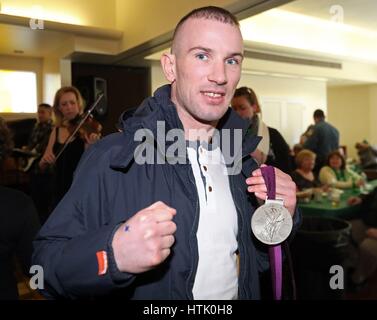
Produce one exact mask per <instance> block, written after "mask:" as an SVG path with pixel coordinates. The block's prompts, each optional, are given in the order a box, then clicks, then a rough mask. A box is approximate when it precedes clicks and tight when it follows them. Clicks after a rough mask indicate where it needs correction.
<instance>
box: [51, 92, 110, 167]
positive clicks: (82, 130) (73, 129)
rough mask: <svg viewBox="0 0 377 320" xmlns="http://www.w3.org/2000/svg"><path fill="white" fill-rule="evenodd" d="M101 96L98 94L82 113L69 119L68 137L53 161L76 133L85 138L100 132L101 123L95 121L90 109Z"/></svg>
mask: <svg viewBox="0 0 377 320" xmlns="http://www.w3.org/2000/svg"><path fill="white" fill-rule="evenodd" d="M102 98H103V94H100V95H99V96H98V97H97V99H96V101H95V102H94V103H93V105H92V106H91V107H90V108H89V109H88V110H87V111H86V112H85V113H83V114H82V115H78V116H77V117H76V118H74V119H73V120H70V121H69V122H68V124H67V125H66V126H67V128H68V131H69V137H68V138H67V140H66V141H65V142H64V145H63V147H62V148H61V149H60V151H59V153H58V154H57V155H56V157H55V161H56V160H57V159H58V158H59V157H60V156H61V155H62V153H63V152H64V150H65V149H66V148H67V146H68V144H69V143H70V142H71V141H72V140H73V139H74V138H75V136H76V134H79V136H80V137H81V139H83V140H86V139H85V137H88V136H89V135H90V134H91V133H96V134H100V133H101V130H102V126H101V124H100V123H99V122H98V121H96V120H95V119H94V118H93V116H92V114H91V113H92V111H93V110H94V109H95V108H96V106H97V105H98V103H99V102H100V100H101V99H102Z"/></svg>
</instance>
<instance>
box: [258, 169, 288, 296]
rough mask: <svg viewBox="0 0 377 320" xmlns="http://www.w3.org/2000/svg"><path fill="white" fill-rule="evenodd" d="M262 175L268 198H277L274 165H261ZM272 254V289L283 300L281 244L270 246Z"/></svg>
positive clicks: (270, 254)
mask: <svg viewBox="0 0 377 320" xmlns="http://www.w3.org/2000/svg"><path fill="white" fill-rule="evenodd" d="M260 169H261V171H262V176H263V179H264V182H265V183H266V186H267V199H271V200H275V197H276V179H275V169H274V167H271V166H267V167H261V168H260ZM268 253H269V256H270V266H271V277H272V289H273V294H274V299H275V300H281V291H282V273H283V272H282V254H281V245H280V244H279V245H274V246H270V247H269V248H268Z"/></svg>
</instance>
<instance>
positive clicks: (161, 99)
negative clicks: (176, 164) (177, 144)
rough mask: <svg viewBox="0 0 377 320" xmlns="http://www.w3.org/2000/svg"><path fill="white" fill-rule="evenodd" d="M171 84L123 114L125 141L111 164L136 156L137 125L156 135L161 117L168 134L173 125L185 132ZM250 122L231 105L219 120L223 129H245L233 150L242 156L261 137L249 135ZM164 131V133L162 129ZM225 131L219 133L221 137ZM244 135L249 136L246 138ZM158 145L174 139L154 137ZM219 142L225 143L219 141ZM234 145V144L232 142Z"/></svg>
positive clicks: (159, 147) (124, 163) (124, 164)
mask: <svg viewBox="0 0 377 320" xmlns="http://www.w3.org/2000/svg"><path fill="white" fill-rule="evenodd" d="M170 90H171V87H170V85H164V86H162V87H160V88H158V89H157V90H156V91H155V92H154V94H153V96H152V97H149V98H147V99H145V100H144V101H143V102H142V103H141V105H140V106H139V107H138V108H137V109H136V110H135V112H134V113H133V114H132V115H131V114H125V113H124V114H122V116H121V117H122V119H121V123H122V128H123V135H124V140H125V145H124V147H123V148H122V150H121V151H120V152H119V153H117V154H116V155H114V157H113V158H112V159H111V162H110V166H111V167H112V168H114V169H122V168H126V167H127V166H128V165H129V164H130V163H131V162H132V160H133V157H134V151H135V149H136V148H137V146H138V145H140V144H141V143H142V142H141V141H135V139H134V137H135V132H136V131H137V130H138V129H147V130H150V131H148V132H149V133H151V134H152V135H153V137H152V138H153V139H154V137H157V134H158V132H157V131H158V122H159V121H162V122H163V123H164V126H165V134H166V133H167V132H168V131H169V130H171V129H181V130H182V132H183V124H182V122H181V121H180V119H179V117H178V113H177V110H176V107H175V105H174V103H173V102H172V101H171V99H170ZM248 126H249V122H248V121H246V120H243V119H242V118H241V117H239V116H238V114H237V113H236V112H235V111H234V110H233V109H232V108H229V109H228V110H227V112H226V113H225V115H224V116H223V117H222V118H221V120H220V121H219V124H218V126H217V129H218V130H219V131H220V132H221V131H222V130H224V129H229V130H234V129H241V130H242V141H243V142H242V148H237V150H234V153H235V154H239V153H241V154H242V156H241V158H243V157H245V156H248V155H249V154H250V153H251V152H252V151H253V150H255V148H256V146H257V145H258V143H259V141H260V139H261V138H260V137H250V136H247V129H248ZM160 134H161V133H160ZM221 137H222V135H221V134H220V139H221ZM245 137H246V138H247V139H245ZM154 141H155V147H157V150H158V151H161V150H166V148H167V147H168V146H169V145H170V144H172V143H173V142H169V141H166V142H165V146H163V145H159V143H160V142H159V141H158V139H155V140H154ZM220 145H222V144H221V143H220ZM231 147H235V146H233V145H232V146H231Z"/></svg>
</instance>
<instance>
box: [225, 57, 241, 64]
mask: <svg viewBox="0 0 377 320" xmlns="http://www.w3.org/2000/svg"><path fill="white" fill-rule="evenodd" d="M226 63H227V64H239V62H238V60H237V59H235V58H231V59H228V60H226Z"/></svg>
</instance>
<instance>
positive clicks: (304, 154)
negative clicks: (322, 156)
mask: <svg viewBox="0 0 377 320" xmlns="http://www.w3.org/2000/svg"><path fill="white" fill-rule="evenodd" d="M315 158H316V154H315V153H314V152H313V151H310V150H308V149H303V150H301V151H300V152H299V153H298V154H297V155H296V157H295V162H296V165H297V167H298V168H301V164H302V163H303V162H304V160H305V159H312V160H315Z"/></svg>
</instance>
